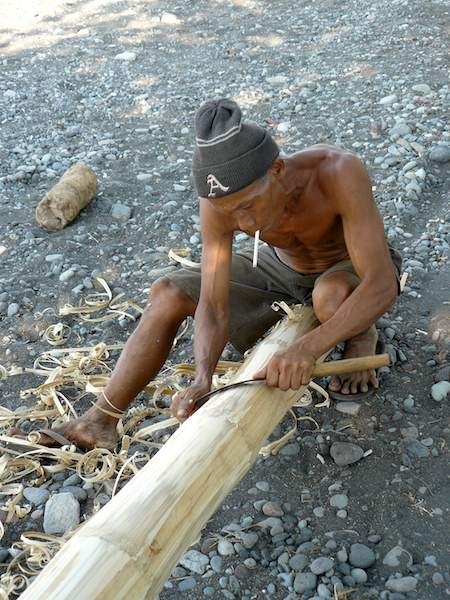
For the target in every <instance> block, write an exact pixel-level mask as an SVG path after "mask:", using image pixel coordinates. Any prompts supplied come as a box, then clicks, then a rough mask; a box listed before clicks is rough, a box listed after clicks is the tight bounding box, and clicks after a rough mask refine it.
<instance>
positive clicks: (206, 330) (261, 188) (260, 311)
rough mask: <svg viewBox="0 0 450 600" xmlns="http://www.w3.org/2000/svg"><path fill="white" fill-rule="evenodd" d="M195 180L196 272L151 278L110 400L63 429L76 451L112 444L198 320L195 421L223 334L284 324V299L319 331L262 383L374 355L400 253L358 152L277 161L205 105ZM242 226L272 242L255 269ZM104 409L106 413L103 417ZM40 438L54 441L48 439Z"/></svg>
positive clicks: (176, 405)
mask: <svg viewBox="0 0 450 600" xmlns="http://www.w3.org/2000/svg"><path fill="white" fill-rule="evenodd" d="M195 127H196V148H195V152H194V159H193V169H192V173H193V177H194V181H195V184H196V187H197V191H198V195H199V197H200V218H201V231H202V240H203V253H202V265H201V274H200V272H199V271H196V270H193V269H181V270H179V271H176V272H175V273H174V274H171V275H169V276H168V277H165V278H162V279H159V280H158V281H156V282H155V283H154V284H153V285H152V287H151V292H150V303H149V305H148V306H147V308H146V310H145V312H144V314H143V315H142V317H141V319H140V322H139V325H138V327H137V328H136V330H135V331H134V333H133V334H132V335H131V337H130V339H129V340H128V342H127V344H126V346H125V348H124V350H123V352H122V355H121V356H120V358H119V361H118V363H117V365H116V368H115V370H114V372H113V373H112V376H111V379H110V381H109V383H108V385H107V387H106V389H105V392H104V394H102V396H101V397H99V399H98V400H97V403H96V405H95V406H93V407H92V408H91V409H90V410H89V411H88V412H87V413H85V415H83V416H82V417H81V418H79V419H77V420H75V421H72V422H70V423H68V424H67V425H65V426H64V427H63V428H60V429H59V430H58V431H59V433H61V434H63V435H64V436H65V437H66V438H68V439H69V440H71V441H73V442H75V443H76V444H77V445H79V446H80V447H84V448H92V447H93V446H106V447H110V446H112V445H114V443H115V442H116V430H115V426H116V423H117V418H118V417H119V416H120V414H121V413H122V412H123V411H125V410H126V408H127V407H128V405H129V404H130V402H131V401H132V400H133V398H134V397H135V396H136V394H137V393H139V391H140V390H142V389H143V387H144V386H145V385H146V384H147V383H148V382H149V381H151V380H152V379H154V378H155V377H156V375H157V373H158V371H159V370H160V368H161V367H162V365H163V364H164V362H165V361H166V359H167V356H168V354H169V352H170V349H171V347H172V342H173V340H174V337H175V335H176V333H177V330H178V327H179V326H180V324H181V323H182V321H183V320H184V319H185V318H186V317H187V316H194V317H195V325H194V357H195V365H196V376H195V379H194V381H193V383H192V385H191V386H190V387H188V388H187V389H186V390H185V391H184V392H183V393H179V394H177V396H176V397H175V398H174V401H173V404H172V412H173V414H175V415H176V416H177V417H178V418H179V419H180V420H184V419H186V418H187V417H188V416H189V415H190V414H191V413H192V411H193V410H194V408H195V400H196V399H197V398H198V397H200V396H202V395H203V394H205V393H206V392H208V391H209V389H210V386H211V379H212V375H213V372H214V368H215V366H216V364H217V361H218V359H219V357H220V355H221V353H222V350H223V348H224V346H225V344H226V342H227V341H228V340H231V342H232V343H233V344H234V346H235V347H236V348H237V349H238V350H240V351H245V350H246V349H247V348H249V347H251V346H252V345H253V344H254V343H255V342H256V341H257V339H258V338H259V337H260V336H261V335H262V334H263V333H264V332H265V331H267V329H269V328H270V327H271V326H272V325H273V324H274V323H275V322H276V321H277V320H278V319H279V318H280V315H279V313H276V312H275V311H273V310H272V309H271V305H272V303H273V302H274V301H275V300H284V301H286V302H287V303H289V304H293V303H300V302H301V303H311V302H312V304H313V307H314V311H315V313H316V315H317V317H318V319H319V320H320V322H321V325H320V326H319V327H318V328H316V329H315V330H313V331H311V332H310V333H308V334H306V335H304V336H303V337H301V338H300V339H298V340H296V342H295V343H294V344H292V345H291V346H290V347H288V348H286V349H284V350H282V351H279V352H277V353H276V354H275V355H274V356H273V357H272V358H271V359H270V361H269V362H268V364H267V366H266V367H265V369H263V371H261V372H260V373H257V374H255V377H258V378H264V377H265V378H266V380H267V384H268V385H269V386H278V387H280V388H281V389H283V390H287V389H289V388H292V389H298V388H299V387H300V386H301V385H302V384H307V383H309V381H310V378H311V373H312V369H313V366H314V363H315V361H316V359H317V358H318V357H319V356H321V355H322V354H323V353H325V352H327V351H328V350H330V349H331V348H333V347H334V346H335V345H336V344H338V343H340V342H344V341H345V351H344V354H345V357H347V358H349V357H357V356H364V355H369V354H373V353H374V352H375V348H376V343H377V333H376V329H375V325H374V323H375V321H376V320H377V319H378V318H379V317H380V316H381V315H382V314H383V313H385V312H386V311H387V310H388V309H389V308H390V307H391V306H392V304H393V303H394V301H395V299H396V297H397V294H398V287H399V286H398V277H399V267H400V262H401V261H400V257H399V256H398V255H397V254H396V253H395V252H394V251H390V250H389V248H388V246H387V244H386V240H385V234H384V228H383V223H382V219H381V217H380V214H379V212H378V210H377V208H376V205H375V202H374V199H373V197H372V188H371V182H370V179H369V176H368V174H367V171H366V169H365V168H364V166H363V164H362V163H361V162H360V161H359V160H358V158H356V157H355V156H353V155H352V154H350V153H348V152H346V151H343V150H340V149H338V148H334V147H331V146H326V145H317V146H313V147H311V148H308V149H306V150H303V151H301V152H298V153H296V154H293V155H291V156H281V155H280V152H279V149H278V146H277V145H276V143H275V141H274V140H273V139H272V138H271V137H270V135H269V134H268V133H267V132H266V131H265V130H264V129H262V128H261V127H259V126H258V125H256V124H255V123H252V122H244V121H242V118H241V111H240V109H239V107H238V105H237V104H236V103H235V102H233V101H231V100H227V99H223V100H219V101H216V102H207V103H206V104H204V105H203V106H202V107H201V108H200V109H199V111H198V112H197V115H196V119H195ZM235 231H244V232H246V233H247V234H249V235H250V236H254V235H255V233H256V232H257V231H260V236H261V240H262V241H264V242H266V244H265V245H261V246H260V248H259V256H258V261H257V266H256V267H253V266H252V257H251V253H248V252H241V253H237V254H236V255H232V238H233V233H234V232H235ZM377 387H378V381H377V377H376V374H375V372H373V371H367V372H362V373H354V374H352V375H350V376H349V377H346V378H338V377H335V378H333V380H332V381H331V383H330V386H329V389H330V391H331V392H333V393H335V394H339V393H340V394H342V395H344V396H345V397H351V396H353V395H358V396H361V394H367V393H368V392H369V391H370V390H373V389H375V388H377ZM104 411H107V412H108V413H109V414H106V413H105V412H104ZM42 443H52V440H51V439H50V438H47V437H46V436H44V435H42Z"/></svg>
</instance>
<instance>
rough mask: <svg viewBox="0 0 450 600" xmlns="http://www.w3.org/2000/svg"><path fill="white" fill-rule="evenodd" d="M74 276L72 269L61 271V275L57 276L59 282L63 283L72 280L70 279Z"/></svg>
mask: <svg viewBox="0 0 450 600" xmlns="http://www.w3.org/2000/svg"><path fill="white" fill-rule="evenodd" d="M74 275H75V271H74V270H73V269H66V271H63V272H62V273H61V275H60V276H59V280H60V281H61V282H62V283H64V282H66V281H69V279H72V277H73V276H74Z"/></svg>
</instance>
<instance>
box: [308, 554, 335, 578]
mask: <svg viewBox="0 0 450 600" xmlns="http://www.w3.org/2000/svg"><path fill="white" fill-rule="evenodd" d="M333 566H334V561H333V560H332V559H331V558H329V557H328V556H319V557H318V558H315V559H314V560H313V561H312V563H311V564H310V565H309V568H310V569H311V571H312V572H313V573H314V575H322V573H326V572H327V571H329V570H330V569H332V568H333Z"/></svg>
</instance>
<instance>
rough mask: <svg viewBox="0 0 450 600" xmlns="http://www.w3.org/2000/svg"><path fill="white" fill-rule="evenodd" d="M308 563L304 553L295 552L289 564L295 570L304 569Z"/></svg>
mask: <svg viewBox="0 0 450 600" xmlns="http://www.w3.org/2000/svg"><path fill="white" fill-rule="evenodd" d="M307 564H308V559H307V558H306V556H305V555H304V554H294V556H291V558H290V559H289V566H290V567H291V569H292V570H293V571H303V569H304V568H305V567H306V565H307Z"/></svg>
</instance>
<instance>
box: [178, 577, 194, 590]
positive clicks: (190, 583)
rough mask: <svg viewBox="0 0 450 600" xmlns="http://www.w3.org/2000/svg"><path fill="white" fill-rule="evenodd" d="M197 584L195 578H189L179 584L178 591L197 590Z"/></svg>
mask: <svg viewBox="0 0 450 600" xmlns="http://www.w3.org/2000/svg"><path fill="white" fill-rule="evenodd" d="M196 585H197V582H196V581H195V579H194V578H193V577H187V578H186V579H183V580H182V581H180V582H179V583H178V591H180V592H190V591H191V590H193V589H194V588H195V586H196Z"/></svg>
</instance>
